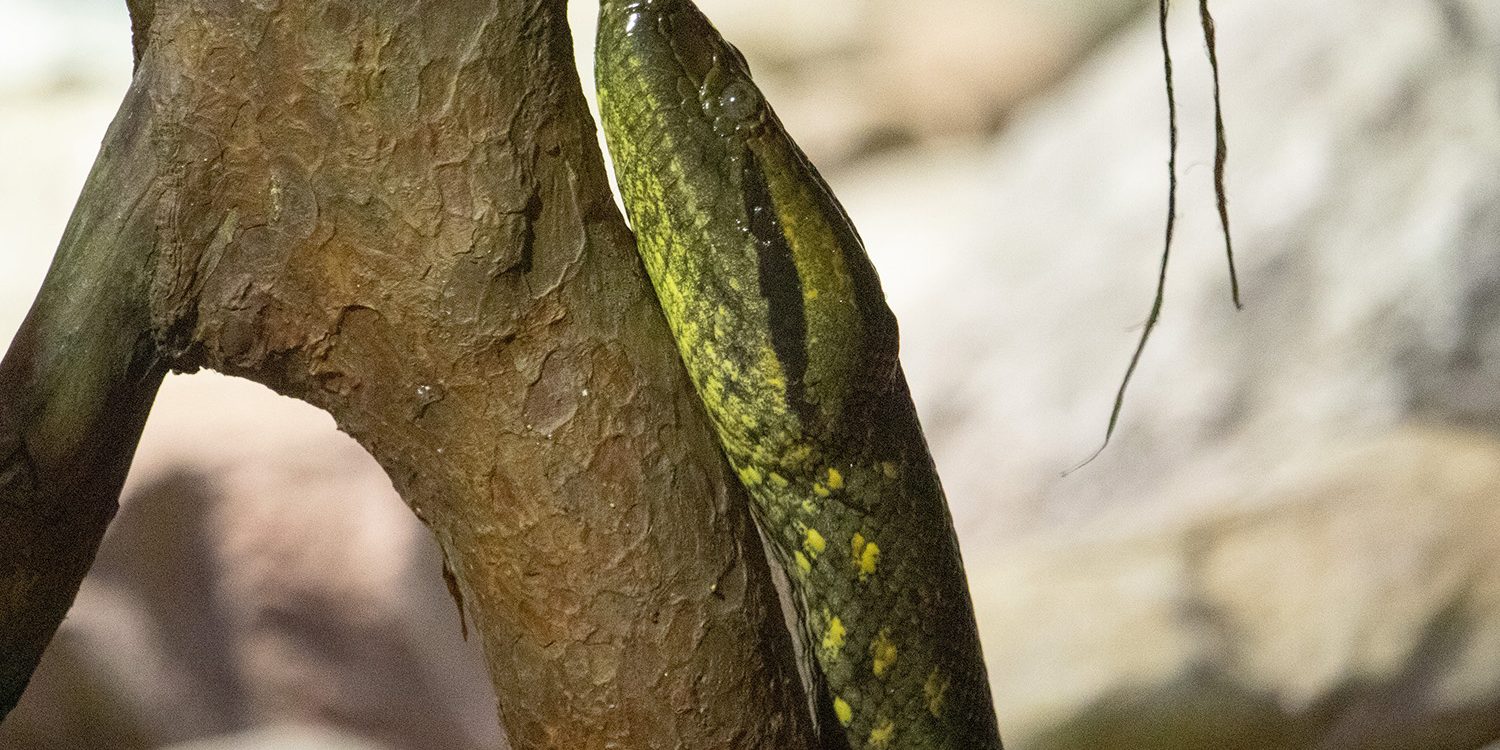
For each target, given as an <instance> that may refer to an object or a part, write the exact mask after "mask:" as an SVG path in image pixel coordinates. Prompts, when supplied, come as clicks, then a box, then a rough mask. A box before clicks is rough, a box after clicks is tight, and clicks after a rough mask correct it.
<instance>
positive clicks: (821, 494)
mask: <svg viewBox="0 0 1500 750" xmlns="http://www.w3.org/2000/svg"><path fill="white" fill-rule="evenodd" d="M596 71H597V75H596V79H597V84H598V90H599V100H600V109H601V112H602V116H603V125H604V132H605V136H606V139H607V141H608V144H609V147H610V151H611V154H612V157H613V160H614V167H615V174H616V176H617V178H618V181H619V185H620V190H621V193H622V195H623V198H624V203H625V207H626V211H627V213H628V215H629V217H630V220H631V224H632V226H633V228H634V230H635V232H636V236H637V243H638V248H639V252H640V255H641V258H642V259H643V261H644V263H645V266H646V269H647V272H648V274H649V275H650V277H651V281H652V284H653V286H654V287H655V290H656V293H657V297H658V299H659V301H660V304H661V307H662V309H663V311H664V312H665V314H666V318H667V321H668V323H669V325H670V328H671V330H672V333H673V336H674V337H675V339H676V341H677V345H678V350H679V352H680V353H681V355H682V359H683V360H684V362H685V363H686V365H687V369H688V372H689V374H690V376H691V379H692V381H693V384H694V386H695V388H696V390H697V392H698V395H699V397H700V398H701V400H702V402H703V404H704V406H705V407H706V410H707V412H708V415H709V417H710V419H711V421H712V423H713V426H714V429H715V431H716V433H717V435H718V438H719V442H720V443H721V445H722V446H723V449H724V452H725V454H726V456H727V457H728V459H729V462H730V464H731V466H732V467H733V468H734V470H735V471H736V472H737V473H738V475H739V478H740V481H741V483H742V484H743V485H744V486H745V488H746V490H747V494H748V495H749V496H750V498H751V500H752V502H753V510H754V515H755V517H756V520H757V523H758V524H759V525H760V527H761V531H762V535H763V536H764V537H765V539H766V540H767V542H768V545H769V546H770V548H771V550H772V553H773V555H774V557H775V558H776V560H777V561H778V562H779V564H780V565H781V567H782V568H783V569H784V570H785V571H786V573H787V577H788V579H789V580H790V582H791V588H792V593H793V598H794V600H795V601H796V603H797V606H798V608H799V613H798V614H799V620H800V622H801V629H802V633H801V635H802V637H803V639H804V640H803V645H804V650H805V653H807V654H810V655H811V656H812V657H813V658H812V661H813V668H812V670H811V672H812V679H813V683H814V684H813V688H812V699H813V700H814V702H815V703H816V710H817V714H818V717H819V726H820V731H821V733H822V736H823V742H824V746H825V747H830V748H870V749H872V750H880V749H883V748H891V749H894V748H912V749H913V750H926V749H932V750H939V749H941V750H991V749H998V748H1000V738H999V732H998V729H997V728H996V722H995V717H994V710H993V707H992V703H991V698H990V692H989V687H988V683H987V679H986V675H985V668H984V662H983V659H982V657H981V654H980V647H979V638H978V633H977V630H976V627H975V623H974V615H973V608H972V605H971V604H970V601H969V595H968V588H967V583H966V581H965V576H964V570H963V563H962V560H961V559H960V556H959V550H958V541H957V538H956V536H955V534H954V531H953V524H952V520H951V518H950V516H949V512H948V508H947V503H946V501H945V499H944V496H943V490H942V486H941V485H940V483H939V481H938V477H937V473H936V471H935V469H934V466H933V463H932V458H931V456H930V454H929V452H928V449H927V445H926V441H925V439H924V438H923V436H922V431H921V427H920V425H919V424H918V422H917V417H916V412H915V410H914V408H913V406H912V402H911V397H910V395H909V393H908V391H907V387H906V381H905V377H904V376H903V374H902V372H901V368H900V364H899V362H898V360H897V331H896V321H895V318H894V316H893V315H892V314H891V312H890V310H889V308H888V307H887V306H886V303H885V299H884V296H883V294H882V292H881V289H880V282H879V279H878V278H877V276H876V273H875V269H874V267H873V266H872V265H871V264H870V261H869V259H868V257H867V256H866V255H865V252H864V247H863V244H862V242H861V241H860V239H859V236H858V234H857V233H856V232H855V230H854V227H853V226H852V224H851V223H850V221H849V218H848V216H847V215H846V214H845V213H844V210H843V208H842V207H841V206H840V205H839V203H838V201H837V200H836V199H835V198H834V197H833V194H832V193H831V192H830V190H829V188H828V186H827V184H826V183H825V182H824V181H823V179H822V178H821V177H820V176H819V174H818V172H817V170H816V169H814V168H813V166H812V165H811V164H810V163H809V162H808V160H807V158H806V157H805V156H804V155H803V153H802V151H801V150H800V149H799V148H798V147H797V145H796V143H794V142H793V141H792V139H791V138H790V137H789V136H788V135H787V134H786V132H785V130H784V129H783V128H782V126H781V123H780V122H779V121H778V119H777V118H776V115H775V114H774V112H773V111H772V110H771V108H770V107H769V106H768V105H767V104H766V102H765V100H764V98H763V97H762V95H761V93H760V91H759V89H758V88H757V87H756V86H755V84H754V83H753V82H752V81H751V78H750V73H749V69H748V66H747V65H746V62H745V60H744V58H743V57H742V56H741V55H740V53H739V52H738V50H736V49H735V48H734V47H733V46H732V45H730V44H729V43H728V42H726V41H725V40H724V39H723V38H722V37H721V36H720V35H719V33H718V32H717V31H716V30H715V29H714V28H713V26H712V25H711V24H710V23H709V21H708V19H707V18H705V17H704V16H703V14H702V13H701V12H700V11H699V10H698V8H696V7H695V6H694V5H693V3H692V2H690V0H602V2H601V10H600V29H599V37H598V50H597V55H596Z"/></svg>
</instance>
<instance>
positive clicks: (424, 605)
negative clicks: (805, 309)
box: [0, 0, 1500, 750]
mask: <svg viewBox="0 0 1500 750" xmlns="http://www.w3.org/2000/svg"><path fill="white" fill-rule="evenodd" d="M1179 4H1180V6H1181V7H1180V8H1178V9H1177V13H1178V18H1176V20H1174V22H1173V24H1172V32H1173V39H1174V42H1175V43H1176V45H1177V62H1178V68H1179V72H1180V74H1181V80H1180V83H1179V93H1180V94H1181V106H1182V118H1183V119H1182V127H1183V146H1184V153H1183V157H1182V160H1181V177H1182V180H1183V191H1184V195H1183V200H1182V203H1181V206H1182V211H1183V215H1182V221H1181V225H1180V228H1181V233H1180V235H1179V238H1180V239H1179V243H1178V245H1177V252H1176V257H1175V265H1174V267H1173V274H1172V283H1171V287H1170V288H1169V290H1168V300H1167V310H1166V317H1165V319H1164V322H1163V325H1162V328H1161V329H1160V331H1159V333H1158V335H1157V338H1156V340H1155V341H1154V343H1153V345H1152V347H1151V348H1150V349H1149V350H1148V353H1147V356H1146V359H1145V361H1144V363H1143V365H1142V367H1141V370H1140V372H1139V374H1138V376H1137V381H1136V385H1135V387H1134V390H1133V391H1132V394H1131V397H1130V399H1129V401H1128V403H1127V406H1126V409H1125V412H1124V416H1123V420H1122V423H1121V428H1120V432H1119V434H1118V435H1117V437H1116V440H1115V442H1114V444H1113V445H1111V446H1110V448H1109V450H1108V451H1106V452H1105V453H1104V454H1103V455H1102V456H1101V457H1100V458H1099V459H1098V460H1097V461H1095V462H1094V463H1092V464H1090V465H1089V466H1087V467H1085V468H1083V469H1082V470H1080V471H1078V472H1076V473H1074V474H1071V475H1069V476H1068V477H1066V478H1062V477H1060V476H1059V473H1060V472H1061V471H1062V470H1064V469H1066V468H1068V467H1069V466H1071V465H1073V464H1075V463H1076V462H1077V461H1079V460H1080V459H1082V458H1084V457H1086V456H1087V455H1088V454H1089V453H1090V452H1091V451H1093V449H1094V448H1095V447H1097V445H1098V441H1099V439H1100V438H1101V437H1102V433H1103V428H1104V424H1105V420H1106V417H1107V415H1108V410H1109V406H1110V400H1111V398H1112V396H1113V392H1114V387H1115V385H1116V382H1117V378H1118V377H1119V375H1120V373H1121V371H1122V370H1123V369H1124V366H1125V363H1126V361H1127V359H1128V357H1129V354H1130V350H1131V347H1132V346H1133V345H1134V340H1135V335H1136V333H1137V326H1138V325H1139V323H1140V321H1141V320H1142V318H1143V317H1144V315H1145V312H1146V310H1147V307H1148V305H1149V303H1150V297H1151V293H1152V287H1151V285H1152V283H1153V281H1154V277H1155V265H1156V263H1157V259H1158V256H1157V253H1158V251H1159V242H1160V234H1161V230H1162V220H1163V213H1164V210H1165V187H1166V175H1165V160H1166V135H1165V127H1166V120H1165V118H1166V113H1165V104H1164V101H1163V98H1162V93H1161V80H1160V70H1161V60H1160V50H1159V49H1158V47H1157V42H1156V38H1155V26H1154V24H1155V18H1154V14H1153V13H1152V10H1153V9H1154V5H1155V4H1154V3H1146V2H1142V1H1141V0H926V1H925V2H922V3H912V2H910V0H821V1H820V2H816V3H809V2H804V1H803V0H712V1H710V0H703V2H702V5H703V6H704V7H705V9H706V10H707V11H708V12H709V13H710V14H711V15H712V16H713V17H714V18H715V19H716V20H717V21H718V22H719V24H720V26H721V27H722V28H723V30H724V31H725V33H726V34H727V35H728V36H730V37H731V38H733V39H735V40H736V41H737V42H738V43H739V44H740V46H741V47H742V49H744V50H745V52H746V53H747V55H748V57H749V58H750V60H751V61H752V64H753V65H754V67H755V68H756V70H757V72H758V77H759V78H760V80H762V82H763V85H764V87H765V88H766V89H767V91H768V92H769V96H770V98H771V99H772V101H773V102H776V103H777V105H778V108H779V110H780V111H781V113H782V115H783V119H784V120H786V121H787V123H788V126H789V127H790V128H791V130H792V131H793V132H794V134H797V135H798V136H799V138H800V139H801V140H802V142H803V144H804V145H805V146H806V147H807V148H808V150H809V151H810V152H811V154H812V156H813V158H814V160H815V161H817V162H818V163H819V164H820V165H821V166H823V168H824V172H825V174H826V176H828V177H829V179H830V181H831V182H832V183H833V184H834V186H835V188H836V189H837V190H838V191H839V193H840V195H841V196H842V197H843V199H844V202H845V203H846V205H847V207H848V208H849V210H850V213H851V214H852V215H853V216H854V218H855V220H856V222H857V223H858V224H859V226H860V227H861V230H862V232H863V234H864V236H865V239H866V242H867V244H868V245H869V246H870V251H871V253H872V255H873V256H874V257H875V261H876V263H877V265H878V266H879V268H880V269H881V271H882V274H883V277H884V279H885V284H886V288H887V291H888V293H889V295H890V298H891V302H892V305H893V306H894V307H895V308H896V311H897V314H898V315H899V317H900V318H901V321H902V328H903V347H904V361H905V364H906V368H907V371H908V373H909V376H910V378H911V380H912V385H913V389H914V391H915V393H916V397H917V400H918V402H919V408H920V409H921V411H922V413H923V415H924V418H925V421H926V424H927V425H928V430H929V438H930V440H931V442H932V444H933V447H934V449H935V451H936V453H937V458H938V462H939V465H940V467H941V469H942V471H943V475H944V477H945V481H946V484H947V486H948V488H949V493H950V496H951V500H952V503H953V506H954V512H955V515H956V518H957V521H958V524H959V526H960V533H961V535H962V537H963V541H964V549H965V555H966V558H967V560H968V562H969V568H970V580H971V584H972V587H973V590H974V594H975V597H976V602H977V605H978V608H979V617H980V625H981V629H982V630H983V635H984V638H985V647H986V655H987V657H988V660H989V664H990V672H991V679H992V682H993V685H994V687H995V690H996V701H997V705H998V708H999V711H1000V716H1001V722H1002V727H1003V728H1004V730H1005V733H1006V739H1007V747H1010V748H1012V749H1013V750H1043V749H1046V750H1051V749H1053V748H1056V749H1058V750H1062V749H1070V748H1103V749H1110V748H1122V749H1123V748H1135V749H1138V748H1169V749H1175V748H1182V749H1184V750H1186V749H1189V748H1195V749H1196V748H1246V749H1249V748H1265V749H1267V750H1269V749H1271V748H1278V749H1279V748H1308V749H1313V748H1319V749H1321V748H1328V749H1332V748H1381V749H1388V750H1406V749H1410V750H1442V749H1446V748H1453V749H1455V750H1458V749H1469V748H1482V747H1486V746H1487V745H1489V746H1491V747H1494V748H1500V744H1495V745H1490V743H1497V741H1500V502H1497V500H1500V388H1497V387H1495V384H1497V383H1500V252H1497V250H1500V247H1497V244H1500V6H1497V5H1496V4H1495V3H1493V2H1490V1H1489V0H1323V1H1322V2H1317V3H1306V2H1294V0H1215V3H1214V7H1215V8H1216V11H1217V15H1218V20H1219V29H1220V50H1219V53H1220V58H1221V62H1222V65H1223V82H1224V87H1225V101H1224V105H1225V111H1226V115H1227V117H1228V123H1229V135H1230V142H1231V148H1232V151H1231V162H1230V171H1229V191H1230V197H1231V206H1232V211H1233V220H1234V225H1235V237H1236V240H1237V249H1238V251H1239V257H1240V260H1241V269H1240V271H1241V278H1242V280H1243V282H1244V285H1245V291H1246V295H1245V297H1246V303H1247V306H1246V309H1245V310H1244V311H1243V312H1239V313H1236V312H1234V310H1233V308H1232V307H1231V305H1230V303H1229V299H1228V292H1227V288H1226V280H1225V274H1224V270H1223V261H1222V247H1221V244H1220V240H1219V239H1218V237H1217V236H1216V234H1215V233H1216V231H1217V223H1216V221H1217V220H1216V216H1215V215H1214V212H1213V207H1212V202H1211V191H1210V188H1211V172H1212V132H1211V130H1210V126H1211V124H1212V114H1211V110H1210V109H1209V100H1208V92H1209V88H1208V82H1207V68H1206V64H1205V63H1204V60H1203V57H1202V54H1201V42H1200V41H1199V40H1198V38H1197V29H1196V18H1195V13H1194V10H1195V9H1194V8H1193V5H1194V4H1192V3H1185V2H1183V3H1179ZM574 5H575V6H577V7H575V9H574V17H575V25H576V27H577V32H578V34H579V36H580V38H581V39H583V40H584V42H583V45H582V46H583V48H584V49H585V50H586V49H587V47H588V46H589V43H588V41H587V40H588V39H589V35H590V34H591V31H590V29H589V28H588V27H589V25H590V18H589V16H590V15H591V14H592V10H593V9H592V7H589V6H590V4H589V3H587V2H583V0H578V1H577V2H575V3H574ZM0 7H3V9H4V12H5V16H6V18H5V20H4V23H0V165H3V166H0V341H7V340H8V339H9V336H10V334H11V333H12V332H13V331H14V329H15V326H16V325H17V324H18V323H19V321H20V318H21V316H22V315H23V314H24V312H25V307H26V305H27V303H28V302H29V300H30V297H31V294H32V293H33V292H34V290H35V288H36V286H37V285H38V284H39V283H40V279H41V275H42V273H43V272H44V270H45V266H46V263H47V262H48V260H49V259H50V255H51V248H52V247H53V246H54V244H55V242H56V238H57V237H58V236H59V234H60V233H61V229H62V226H63V223H64V222H65V221H66V217H67V213H68V211H69V209H70V207H71V204H72V201H73V200H74V198H75V197H76V195H77V191H78V188H79V186H80V185H81V183H82V179H83V176H84V174H85V172H86V170H87V168H88V165H89V163H90V162H91V160H92V157H93V151H94V149H95V148H96V147H97V144H98V140H99V138H100V136H101V135H102V134H103V131H104V127H105V125H106V123H107V121H108V119H109V117H110V116H111V114H112V112H113V108H114V106H115V105H116V103H117V102H118V99H119V96H120V94H121V92H122V91H123V89H124V87H125V84H126V81H127V77H128V75H129V53H128V39H127V38H128V33H127V24H126V21H125V17H124V11H123V3H120V2H117V0H5V2H4V4H3V6H0ZM581 57H584V58H586V57H587V55H586V54H585V55H581ZM581 62H582V63H583V64H584V66H585V68H586V67H587V60H586V59H583V60H581ZM125 494H126V496H125V498H124V500H123V507H122V510H121V513H120V516H119V519H118V520H117V522H116V523H115V525H114V526H113V527H112V530H111V533H110V535H109V537H108V538H107V539H106V541H105V547H104V549H103V551H102V552H101V554H100V558H99V562H98V564H97V565H96V567H95V570H94V572H93V573H92V574H91V576H90V578H89V579H88V580H87V581H86V582H85V585H84V589H83V592H82V593H81V595H80V597H79V600H78V604H77V606H76V607H75V609H74V612H73V614H72V615H71V616H70V617H69V619H68V621H67V622H65V623H64V625H63V629H62V631H61V632H60V634H59V636H58V638H57V640H56V641H55V642H54V645H53V647H52V648H51V650H50V651H49V652H48V656H47V658H46V659H45V661H44V663H43V667H42V669H41V670H40V671H39V672H38V673H37V676H36V678H35V680H34V682H33V685H32V688H31V689H30V691H29V692H28V693H27V695H26V697H25V699H24V700H23V702H22V705H21V706H20V707H19V708H18V709H17V710H16V711H15V712H14V713H13V714H12V716H11V717H10V719H9V720H8V721H7V722H6V723H5V724H4V725H3V726H0V747H5V748H18V749H23V750H24V749H31V748H37V749H40V748H155V747H163V746H172V747H176V748H194V749H195V750H208V749H209V748H214V749H216V750H218V749H222V750H230V749H231V748H233V749H241V748H309V749H325V748H326V749H332V748H350V749H354V748H413V749H416V748H457V749H459V750H463V749H466V748H481V747H486V748H489V747H496V746H497V745H499V744H500V743H501V742H502V741H501V739H500V737H499V730H498V729H497V728H496V727H495V725H494V724H495V722H494V711H493V701H494V697H493V696H492V695H491V694H490V692H489V687H488V683H487V680H486V679H485V677H484V675H483V672H482V669H481V667H480V662H479V659H478V657H477V655H476V652H475V648H476V646H474V645H473V644H465V643H464V642H463V641H462V640H461V639H460V637H459V634H458V627H457V615H456V612H455V610H454V608H453V605H452V603H451V602H450V601H449V600H448V598H447V594H446V593H445V591H444V588H443V584H442V581H441V578H440V575H439V561H438V557H437V554H436V551H435V548H434V547H433V545H432V544H431V542H430V541H429V540H428V538H427V535H426V532H425V530H423V529H422V528H421V527H420V526H419V525H418V524H417V523H416V522H415V521H414V520H413V519H412V518H411V516H410V514H409V513H408V512H407V511H406V509H405V508H404V506H402V505H401V503H400V501H399V500H398V499H397V498H396V497H395V496H394V495H393V494H392V492H391V489H390V486H389V483H388V482H387V481H386V480H385V478H384V477H383V475H382V474H381V473H380V471H379V469H378V468H377V467H375V465H374V464H373V462H372V461H371V460H370V459H369V458H368V457H367V456H365V455H364V453H363V452H362V451H361V450H360V449H359V448H358V447H357V446H355V445H354V444H353V442H352V441H350V440H348V439H347V438H345V437H343V436H342V435H340V434H339V433H337V432H336V431H335V430H334V428H333V424H332V420H331V419H329V418H328V417H327V416H326V415H323V414H322V413H320V412H317V411H316V410H314V409H312V408H311V407H307V406H305V405H302V404H299V403H295V402H291V401H288V400H286V399H281V398H279V397H277V396H274V395H272V394H270V393H269V392H267V391H265V390H264V389H261V388H259V387H258V386H254V385H250V384H248V383H244V382H240V381H234V380H230V379H227V378H223V377H220V376H216V375H213V374H211V373H206V374H200V375H195V376H192V377H174V378H170V379H169V380H168V382H167V384H166V386H165V387H164V389H163V392H162V395H161V398H160V400H159V402H158V406H157V408H156V410H155V412H154V413H153V415H152V420H151V423H150V424H149V426H148V428H147V433H146V437H145V440H144V443H143V445H142V447H141V450H140V454H139V457H138V459H137V463H136V466H135V468H134V469H133V473H132V478H131V481H130V483H129V485H128V487H127V489H126V493H125Z"/></svg>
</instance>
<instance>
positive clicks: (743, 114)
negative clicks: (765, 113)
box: [716, 79, 761, 121]
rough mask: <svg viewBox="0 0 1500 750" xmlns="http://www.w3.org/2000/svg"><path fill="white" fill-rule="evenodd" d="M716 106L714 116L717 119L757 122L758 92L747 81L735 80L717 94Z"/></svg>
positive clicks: (759, 101) (759, 103)
mask: <svg viewBox="0 0 1500 750" xmlns="http://www.w3.org/2000/svg"><path fill="white" fill-rule="evenodd" d="M716 104H717V107H716V109H717V110H718V112H717V113H716V114H717V115H718V116H719V117H725V118H728V119H731V120H740V121H749V120H757V119H759V115H760V105H761V96H760V91H759V90H758V89H756V88H755V84H753V83H751V82H749V81H747V80H744V79H735V80H732V81H730V82H729V84H728V85H726V86H725V87H724V90H722V91H720V92H719V96H718V101H717V102H716Z"/></svg>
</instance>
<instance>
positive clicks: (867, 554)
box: [859, 542, 880, 579]
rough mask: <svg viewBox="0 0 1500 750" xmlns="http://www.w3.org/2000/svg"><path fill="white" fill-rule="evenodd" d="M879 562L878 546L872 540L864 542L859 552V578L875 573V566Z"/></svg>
mask: <svg viewBox="0 0 1500 750" xmlns="http://www.w3.org/2000/svg"><path fill="white" fill-rule="evenodd" d="M879 564H880V546H879V545H877V544H875V543H874V542H870V543H869V544H866V545H865V547H864V549H863V550H861V551H860V553H859V577H860V578H861V579H864V578H868V577H869V576H872V575H875V568H876V566H877V565H879Z"/></svg>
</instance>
